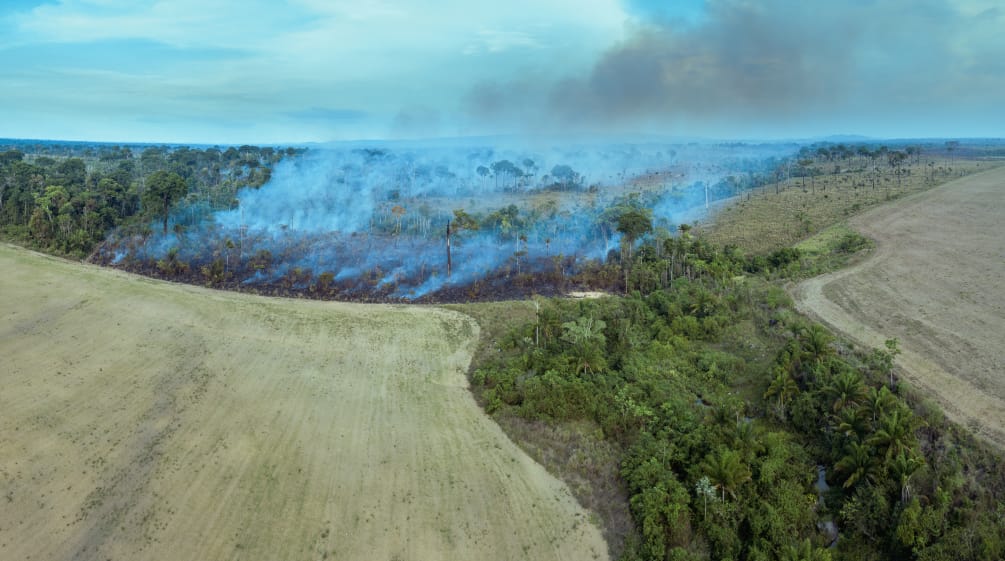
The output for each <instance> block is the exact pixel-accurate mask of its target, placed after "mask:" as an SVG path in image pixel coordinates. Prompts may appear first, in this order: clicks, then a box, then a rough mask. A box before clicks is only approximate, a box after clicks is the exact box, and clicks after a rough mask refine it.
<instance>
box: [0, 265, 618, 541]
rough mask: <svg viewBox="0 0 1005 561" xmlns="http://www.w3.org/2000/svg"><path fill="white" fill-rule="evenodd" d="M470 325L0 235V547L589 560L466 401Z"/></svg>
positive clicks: (534, 476) (503, 442) (576, 521)
mask: <svg viewBox="0 0 1005 561" xmlns="http://www.w3.org/2000/svg"><path fill="white" fill-rule="evenodd" d="M477 337H478V327H477V325H476V324H475V323H474V322H473V320H471V319H470V318H468V317H467V316H463V315H461V314H457V313H453V312H449V311H446V310H439V309H431V308H421V307H401V306H398V307H394V306H363V305H347V304H335V303H322V302H306V301H294V300H280V299H266V298H258V297H253V296H249V295H243V294H235V293H225V292H216V291H210V290H205V289H200V288H197V287H191V286H183V285H173V284H169V283H164V282H159V281H154V280H150V279H145V278H139V277H134V276H130V275H126V274H123V273H119V272H116V271H112V270H107V269H99V268H97V267H93V266H87V265H78V264H72V263H67V262H64V261H60V260H56V259H52V258H48V257H44V256H40V255H37V254H34V253H30V252H27V251H24V250H20V249H15V248H11V247H9V246H3V245H0V505H2V508H0V559H45V560H60V559H64V560H70V559H73V560H81V559H83V560H87V559H101V560H105V559H115V560H119V559H121V560H158V559H165V560H167V559H170V560H174V559H200V560H213V559H325V558H328V559H338V560H357V559H358V560H367V561H374V560H392V559H399V560H411V559H490V560H491V559H498V560H510V559H541V560H544V559H548V560H550V559H567V560H576V561H578V560H582V559H606V557H607V553H606V547H605V544H604V543H603V540H602V538H601V536H600V532H599V530H598V529H597V528H596V527H595V526H594V525H593V524H591V523H589V522H588V515H587V513H586V512H584V511H583V510H582V509H581V508H580V507H579V506H578V505H577V504H576V503H575V501H574V500H573V499H572V497H571V496H570V494H569V492H568V490H567V488H566V487H565V486H564V485H562V484H561V483H560V482H558V481H557V480H555V479H554V478H552V477H551V476H549V475H548V474H547V473H546V472H545V471H544V470H543V469H542V468H541V467H540V466H539V465H537V464H535V463H534V462H533V461H531V460H530V458H528V457H527V456H526V455H525V454H524V453H523V452H522V451H520V450H519V449H518V448H517V447H516V446H515V445H513V444H512V443H511V442H510V441H509V440H508V439H507V438H506V437H505V435H504V434H503V433H502V431H501V430H500V429H499V428H498V426H497V425H495V424H494V423H493V422H492V421H491V420H490V419H488V418H487V417H486V416H485V415H484V414H483V413H482V412H481V410H480V409H479V408H478V407H477V405H476V404H475V402H474V400H473V399H472V397H471V395H470V393H469V391H468V389H467V387H466V379H465V376H464V371H465V369H466V367H467V365H468V362H469V360H470V356H471V352H472V350H473V348H474V345H475V341H476V339H477Z"/></svg>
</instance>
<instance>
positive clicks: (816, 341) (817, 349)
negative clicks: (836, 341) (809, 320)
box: [800, 324, 834, 364]
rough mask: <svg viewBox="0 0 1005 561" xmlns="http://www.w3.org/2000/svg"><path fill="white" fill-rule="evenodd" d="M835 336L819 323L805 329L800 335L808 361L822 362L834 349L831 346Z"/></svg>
mask: <svg viewBox="0 0 1005 561" xmlns="http://www.w3.org/2000/svg"><path fill="white" fill-rule="evenodd" d="M832 339H833V337H831V334H830V333H828V332H827V330H826V329H824V327H823V326H821V325H819V324H813V325H811V326H809V327H808V328H806V329H804V330H803V331H802V333H801V336H800V343H801V344H802V348H803V355H804V358H806V360H807V361H808V362H811V363H815V364H820V363H822V362H823V361H824V359H825V358H827V357H828V356H830V355H831V354H832V353H833V352H834V351H833V349H831V347H830V343H831V340H832Z"/></svg>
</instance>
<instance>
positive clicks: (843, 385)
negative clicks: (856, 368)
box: [824, 370, 865, 413]
mask: <svg viewBox="0 0 1005 561" xmlns="http://www.w3.org/2000/svg"><path fill="white" fill-rule="evenodd" d="M824 392H825V393H826V395H827V396H829V397H830V398H831V399H833V400H834V404H833V406H832V407H831V409H832V410H833V411H834V412H835V413H837V412H838V411H841V410H842V409H844V408H845V407H848V406H849V405H858V404H859V403H861V401H862V400H863V399H864V398H865V384H864V383H863V382H862V376H861V375H860V374H859V373H858V372H853V371H850V370H847V371H844V372H841V373H840V374H838V375H837V376H835V377H834V379H833V380H831V383H830V384H829V385H828V386H827V387H826V388H825V389H824Z"/></svg>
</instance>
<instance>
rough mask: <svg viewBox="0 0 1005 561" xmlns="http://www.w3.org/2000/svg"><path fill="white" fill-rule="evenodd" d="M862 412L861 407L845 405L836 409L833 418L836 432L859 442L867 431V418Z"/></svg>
mask: <svg viewBox="0 0 1005 561" xmlns="http://www.w3.org/2000/svg"><path fill="white" fill-rule="evenodd" d="M863 413H864V411H863V409H862V408H861V407H845V408H844V409H841V410H840V411H838V413H837V415H835V418H834V421H835V424H836V425H837V430H838V432H840V433H841V434H843V435H845V436H846V437H848V438H852V439H854V440H855V441H856V442H861V441H862V437H864V436H865V435H866V434H868V432H869V419H868V418H866V416H865V415H864V414H863Z"/></svg>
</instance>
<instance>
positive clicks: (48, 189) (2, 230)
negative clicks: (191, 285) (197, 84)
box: [0, 144, 296, 275]
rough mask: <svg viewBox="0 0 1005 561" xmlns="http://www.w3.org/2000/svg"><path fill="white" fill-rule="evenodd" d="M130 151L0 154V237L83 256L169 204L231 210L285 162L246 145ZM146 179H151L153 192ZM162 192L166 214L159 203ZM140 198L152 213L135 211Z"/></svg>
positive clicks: (70, 148) (169, 267)
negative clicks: (243, 190) (239, 195)
mask: <svg viewBox="0 0 1005 561" xmlns="http://www.w3.org/2000/svg"><path fill="white" fill-rule="evenodd" d="M136 152H138V150H136V151H134V150H133V149H130V148H129V147H122V146H106V145H98V146H87V145H65V146H64V145H59V144H52V145H47V144H32V145H25V146H23V147H20V148H19V149H15V150H7V151H5V152H2V153H0V234H2V235H4V236H6V237H9V238H12V239H15V240H17V241H19V242H20V243H25V244H28V245H31V246H34V247H37V248H40V249H44V250H46V251H51V252H54V253H59V254H62V255H72V256H75V257H84V256H86V255H87V254H88V253H90V252H91V251H92V249H93V248H94V246H95V245H96V244H98V243H100V242H101V241H103V240H104V239H105V237H106V236H107V235H108V233H109V232H111V231H112V230H113V229H115V228H118V227H129V226H132V227H135V228H136V229H137V230H139V231H141V232H142V230H143V229H145V221H146V220H148V219H149V218H153V217H159V218H161V219H162V220H166V218H167V212H168V211H169V210H170V208H171V206H172V205H173V204H175V205H177V204H181V205H187V206H189V207H192V208H209V209H220V208H229V207H230V205H231V204H232V202H233V201H234V195H235V193H236V192H237V189H238V188H239V187H240V186H244V185H247V186H250V187H257V186H260V185H261V184H262V183H264V182H265V181H267V180H268V177H269V173H270V167H271V166H272V165H274V164H275V163H276V162H278V161H279V159H280V158H282V157H284V156H287V155H290V153H289V152H287V151H274V150H273V149H271V148H261V149H259V148H255V147H250V146H249V147H242V149H241V150H240V151H238V150H237V149H228V150H227V151H226V152H220V150H218V149H216V148H208V149H205V150H196V149H192V148H187V147H178V148H172V149H168V148H162V147H147V148H145V149H143V151H142V154H140V155H137V153H136ZM293 153H296V152H295V151H294V152H293ZM245 171H248V172H249V173H245ZM164 177H169V178H170V181H169V182H168V184H167V185H166V186H165V185H164V184H162V183H160V182H159V179H157V178H164ZM176 177H177V178H180V179H181V184H179V183H178V182H177V180H176V179H175V178H176ZM145 178H150V179H153V180H154V181H153V185H152V187H153V189H151V188H150V187H151V184H150V179H145ZM165 187H167V189H166V194H167V195H168V197H167V198H168V205H167V209H168V210H167V211H165V205H164V198H163V196H161V195H164V194H165V190H164V188H165ZM141 193H142V194H143V195H144V197H143V203H144V204H143V206H144V207H145V208H146V209H147V210H149V211H150V212H143V213H141V212H140V211H141V206H140V201H141V196H140V195H141ZM178 193H181V194H178ZM186 193H187V195H186ZM162 261H164V263H160V262H158V263H157V264H156V266H157V268H158V269H165V268H166V271H167V272H166V273H165V274H169V275H170V274H178V272H179V271H178V270H177V268H176V267H175V265H176V263H171V262H170V260H162Z"/></svg>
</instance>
